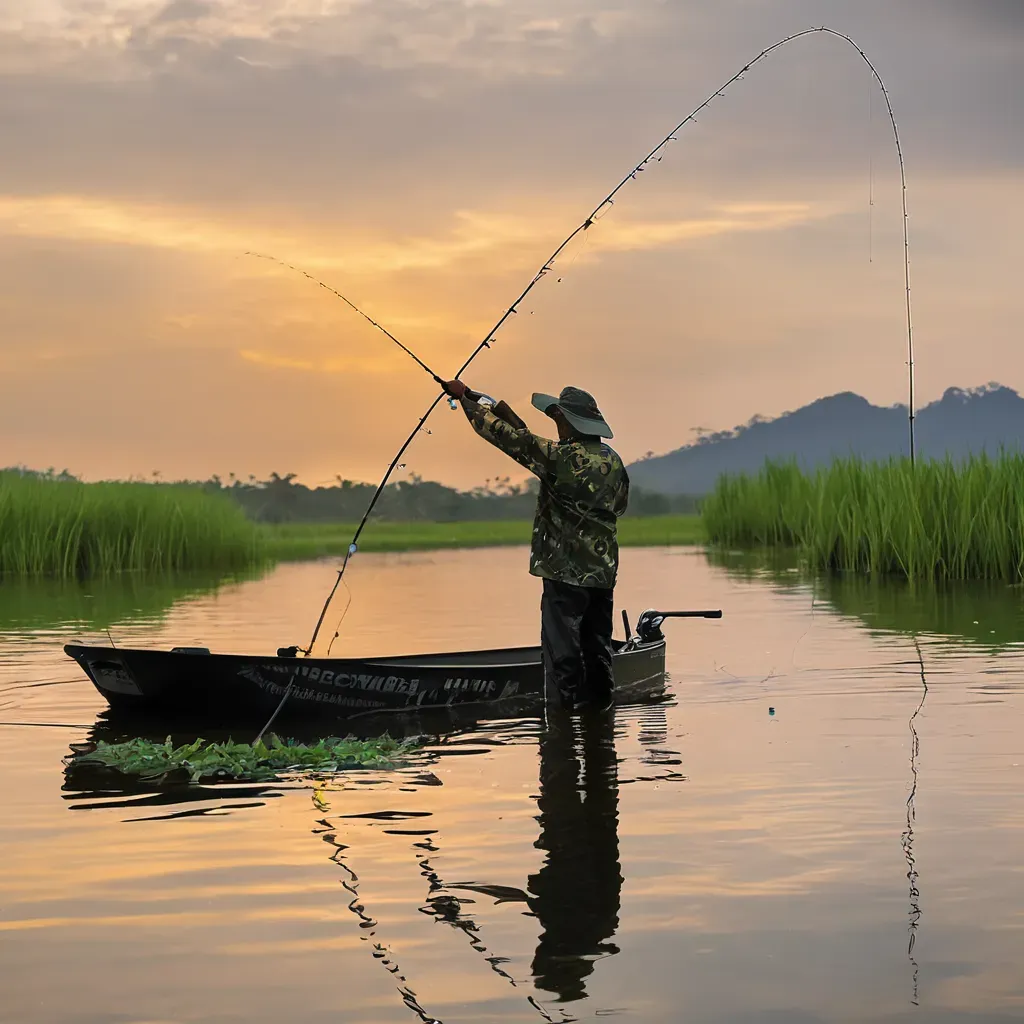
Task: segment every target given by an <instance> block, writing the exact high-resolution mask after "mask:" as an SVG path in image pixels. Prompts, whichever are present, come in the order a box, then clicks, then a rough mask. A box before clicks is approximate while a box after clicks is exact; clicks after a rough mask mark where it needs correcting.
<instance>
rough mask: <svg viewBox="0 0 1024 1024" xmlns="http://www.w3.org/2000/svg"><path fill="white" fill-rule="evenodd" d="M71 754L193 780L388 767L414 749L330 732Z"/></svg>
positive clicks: (116, 746)
mask: <svg viewBox="0 0 1024 1024" xmlns="http://www.w3.org/2000/svg"><path fill="white" fill-rule="evenodd" d="M84 747H85V749H79V750H76V752H75V753H73V754H72V755H71V757H70V759H69V760H70V761H71V762H72V763H74V764H92V765H101V766H103V767H105V768H112V769H114V770H116V771H119V772H121V773H122V774H124V775H136V776H140V777H143V778H158V777H160V776H164V775H170V774H172V773H173V774H181V773H184V774H185V775H187V777H188V778H189V779H190V780H191V781H192V782H200V781H202V780H203V779H216V778H230V779H249V780H254V781H261V782H262V781H268V780H271V779H276V778H278V777H280V775H281V774H282V773H285V772H313V773H330V772H337V771H343V770H345V769H347V768H390V767H394V766H395V765H396V764H397V763H398V762H399V761H400V759H401V758H402V757H403V756H404V755H406V754H409V753H411V752H412V751H413V750H414V749H415V744H414V743H412V742H410V741H398V740H393V739H391V737H390V736H381V737H377V738H374V739H369V740H359V739H355V738H354V737H352V736H349V737H347V738H345V739H340V738H338V737H329V738H326V739H322V740H319V741H318V742H317V743H313V744H305V743H298V742H296V741H295V740H282V739H280V738H278V737H277V736H271V737H269V738H268V739H267V740H265V741H264V740H260V741H259V742H257V743H233V742H232V741H231V740H228V741H227V742H226V743H207V742H206V740H204V739H202V738H200V739H197V740H195V741H194V742H192V743H186V744H183V745H181V746H177V747H176V746H175V745H174V744H173V743H172V741H171V738H170V736H168V737H167V739H166V740H164V742H163V743H154V742H153V741H152V740H146V739H141V738H136V739H131V740H126V741H125V742H124V743H106V742H104V741H103V740H100V741H99V742H98V743H96V744H95V745H93V744H87V745H84Z"/></svg>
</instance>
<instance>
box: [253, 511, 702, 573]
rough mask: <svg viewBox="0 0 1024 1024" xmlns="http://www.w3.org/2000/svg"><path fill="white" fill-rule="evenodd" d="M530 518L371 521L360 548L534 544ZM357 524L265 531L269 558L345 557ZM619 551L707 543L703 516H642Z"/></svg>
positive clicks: (630, 524)
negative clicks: (453, 520)
mask: <svg viewBox="0 0 1024 1024" xmlns="http://www.w3.org/2000/svg"><path fill="white" fill-rule="evenodd" d="M532 527H533V521H532V520H530V519H516V520H507V519H498V520H463V521H460V522H440V523H439V522H432V521H426V520H424V521H418V520H413V521H406V522H382V521H377V522H371V523H369V524H368V525H367V526H366V529H365V531H364V532H363V535H362V537H360V539H359V550H360V551H363V552H374V551H377V552H382V551H440V550H444V549H451V548H484V547H515V546H525V545H529V543H530V533H531V530H532ZM355 530H356V524H355V523H281V524H277V525H268V524H263V525H261V526H260V527H259V531H260V544H261V549H262V552H263V553H264V555H265V556H266V557H267V558H269V559H273V560H276V561H282V562H295V561H303V560H306V559H313V558H320V557H324V556H329V555H343V554H344V553H345V552H346V551H347V550H348V545H349V543H350V541H351V540H352V535H353V534H354V533H355ZM618 534H619V547H620V548H622V547H661V546H680V547H682V546H695V545H701V544H704V543H705V541H706V536H705V532H704V525H703V523H702V521H701V518H700V516H698V515H665V516H636V517H633V518H629V517H627V518H624V519H622V520H621V521H620V523H619V529H618Z"/></svg>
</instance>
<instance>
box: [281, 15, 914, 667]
mask: <svg viewBox="0 0 1024 1024" xmlns="http://www.w3.org/2000/svg"><path fill="white" fill-rule="evenodd" d="M819 33H820V34H825V35H830V36H834V37H835V38H837V39H840V40H843V41H845V42H846V43H848V44H849V45H850V46H852V47H853V48H854V49H855V50H856V51H857V53H858V54H860V56H861V58H862V60H863V61H864V63H865V64H866V65H867V66H868V68H869V69H870V71H871V74H872V76H873V77H874V80H875V81H876V82H877V83H878V86H879V89H880V90H881V92H882V96H883V97H884V99H885V104H886V109H887V111H888V114H889V121H890V124H891V125H892V130H893V137H894V139H895V142H896V153H897V156H898V158H899V169H900V183H901V189H902V204H903V264H904V285H905V295H906V324H907V367H908V375H909V395H908V398H909V401H908V427H909V433H910V461H911V464H913V462H914V455H915V451H914V418H915V416H914V343H913V322H912V316H911V301H910V239H909V223H908V222H909V216H908V213H907V179H906V169H905V165H904V160H903V147H902V143H901V142H900V135H899V128H898V127H897V124H896V116H895V114H894V113H893V109H892V102H891V100H890V98H889V91H888V89H887V88H886V85H885V83H884V82H883V81H882V77H881V75H880V74H879V73H878V70H877V68H876V67H875V65H874V64H873V63H872V62H871V60H870V58H869V57H868V56H867V54H866V53H865V52H864V50H863V49H862V48H861V47H860V46H859V45H858V44H857V43H856V42H855V41H854V40H853V39H852V38H851V37H850V36H848V35H847V34H846V33H844V32H840V31H838V30H837V29H833V28H829V27H827V26H825V25H821V26H813V27H811V28H806V29H802V30H801V31H799V32H794V33H792V34H790V35H788V36H785V37H784V38H782V39H780V40H778V41H777V42H775V43H773V44H772V45H771V46H768V47H766V48H765V49H764V50H762V51H761V52H760V53H759V54H758V55H757V56H756V57H754V58H753V60H751V61H749V62H748V63H746V64H744V65H743V67H741V68H740V69H739V71H737V72H736V73H735V74H733V75H732V76H731V77H730V78H728V79H727V80H726V81H725V82H724V83H723V84H722V85H720V86H719V87H718V88H717V89H715V90H714V92H712V93H711V94H710V95H709V96H708V97H707V98H706V99H705V100H704V101H703V102H701V103H700V104H699V105H698V106H697V107H695V108H694V109H693V110H692V111H691V112H690V113H689V114H687V116H686V117H684V118H683V119H682V120H681V121H680V122H679V123H678V124H677V125H676V126H675V127H674V128H673V129H672V130H671V131H670V132H669V133H668V134H667V135H666V136H665V137H664V138H663V139H662V140H661V141H660V142H659V143H658V144H657V145H656V146H655V147H654V148H653V149H652V150H650V152H648V153H647V155H646V156H644V157H643V159H641V160H640V161H639V162H638V163H637V164H635V165H634V166H633V167H632V168H631V169H630V170H629V171H628V172H627V173H626V174H625V175H624V176H623V178H622V179H621V181H619V183H618V184H617V185H616V186H615V187H614V188H613V189H612V190H611V191H610V192H609V193H608V194H607V195H606V196H605V197H604V198H603V199H602V200H601V201H600V202H599V203H598V204H597V206H595V207H594V209H593V210H592V211H591V212H590V214H589V215H588V216H587V217H586V218H585V219H584V220H583V221H582V222H581V223H580V224H578V225H577V226H576V227H575V228H574V229H573V230H572V231H571V232H570V233H569V234H568V235H567V236H566V238H565V239H564V240H563V241H562V242H561V243H560V244H559V245H558V246H557V247H556V248H555V250H554V251H553V252H552V253H551V255H550V256H549V257H548V258H547V259H546V260H545V261H544V262H543V263H542V264H541V266H540V268H539V269H538V270H537V272H536V273H535V274H534V275H533V277H532V278H531V279H530V280H529V282H528V283H527V285H526V287H525V288H524V289H523V290H522V291H521V292H520V293H519V295H518V297H517V298H516V300H515V301H514V302H513V303H512V304H511V305H510V306H509V307H508V308H507V309H506V310H505V311H504V312H503V313H502V315H501V316H500V317H499V319H498V321H497V323H496V324H495V325H494V326H493V327H492V328H491V330H490V331H489V332H488V333H487V335H486V336H485V337H484V338H483V340H482V341H481V342H480V343H479V344H478V345H477V346H476V348H474V349H473V351H472V352H471V353H470V354H469V357H468V358H467V359H466V360H465V362H464V363H463V364H462V366H461V367H460V368H459V370H458V372H457V373H456V374H455V378H456V379H458V378H459V377H461V375H462V374H463V373H464V372H465V371H466V370H467V369H468V368H469V366H470V365H471V364H472V363H473V361H474V360H475V359H476V358H477V356H478V355H480V353H481V352H483V350H484V349H486V348H490V346H491V342H492V341H493V340H494V336H495V334H497V332H498V331H499V330H500V329H501V328H502V327H503V326H504V324H505V323H506V321H508V320H509V318H511V317H513V316H515V315H516V314H517V313H518V312H519V306H520V305H521V303H522V302H523V300H524V299H525V298H526V296H527V295H529V294H530V292H531V291H532V290H533V289H534V287H535V286H536V285H537V284H538V283H539V282H540V281H541V280H542V279H543V278H544V277H546V276H547V275H548V273H549V272H550V271H551V269H552V268H553V266H554V264H555V262H556V261H557V260H558V258H559V257H560V256H561V255H562V253H563V252H564V251H565V249H566V248H567V247H568V246H569V245H570V244H571V243H572V241H573V240H574V239H575V238H576V237H577V235H580V234H581V233H583V232H586V231H588V230H589V229H590V227H591V226H592V225H593V223H594V221H595V220H596V219H598V218H599V217H600V216H601V215H602V214H603V213H606V212H607V210H608V208H609V207H611V206H612V205H614V203H615V198H616V196H617V195H618V194H619V192H620V191H622V189H623V188H625V187H626V185H627V184H628V183H629V182H630V181H636V179H637V176H638V175H639V174H641V173H642V172H643V171H645V170H646V169H647V167H648V166H649V165H650V163H651V162H652V161H654V162H660V161H661V159H662V157H663V151H664V150H665V149H666V148H667V147H668V145H669V143H671V142H675V141H676V140H677V137H678V133H679V132H680V131H681V130H682V129H683V128H684V127H685V126H686V125H687V124H688V123H689V122H691V121H693V120H694V119H695V118H696V117H697V115H698V114H700V112H701V111H702V110H704V109H705V108H706V107H707V106H709V105H710V104H711V103H712V102H714V100H716V99H718V98H719V97H720V96H722V95H723V93H724V92H725V90H726V89H728V88H729V86H731V85H732V84H733V83H735V82H736V81H738V80H739V79H741V78H743V76H744V75H745V74H746V73H747V72H748V71H749V70H750V69H751V68H752V67H753V66H754V65H755V64H757V63H758V62H760V61H761V60H763V59H764V58H765V57H767V56H768V54H770V53H772V52H774V51H775V50H777V49H779V48H780V47H782V46H785V45H786V44H787V43H790V42H792V41H794V40H796V39H801V38H803V37H804V36H810V35H815V34H819ZM264 258H267V257H264ZM276 262H281V261H276ZM284 265H285V266H290V265H289V264H284ZM291 269H293V270H296V271H297V272H298V273H302V274H305V272H304V271H302V270H299V269H298V268H296V267H292V268H291ZM305 276H307V277H310V278H311V280H313V281H315V282H316V283H317V284H321V282H319V281H317V280H316V279H315V278H312V277H311V275H308V274H305ZM325 287H327V290H328V291H332V292H334V294H336V295H338V296H339V297H340V298H342V299H343V301H344V302H345V303H346V304H347V305H349V306H351V307H352V308H353V309H355V310H356V311H357V312H358V313H359V314H360V315H361V316H363V317H364V318H365V319H366V320H368V321H369V322H370V323H371V324H373V325H374V326H375V327H377V328H378V329H379V330H381V331H383V333H384V334H386V335H387V336H388V337H389V338H391V340H392V341H394V342H395V343H396V344H398V345H400V346H401V348H402V349H403V351H405V352H407V353H408V354H409V355H411V356H413V358H414V359H415V360H416V362H417V363H419V365H420V366H422V367H423V368H424V369H425V370H427V372H428V373H430V374H431V376H433V377H434V378H435V379H436V380H439V378H438V377H437V375H436V374H434V372H433V371H432V370H431V369H430V368H429V367H428V366H426V364H425V363H423V362H422V361H421V360H420V359H419V358H418V357H416V356H415V355H413V353H412V352H411V351H410V350H409V349H408V348H406V347H405V345H402V343H401V342H399V341H398V339H397V338H395V337H394V335H392V334H391V333H390V332H389V331H387V330H385V329H384V328H383V327H381V326H380V325H379V324H378V323H377V322H376V321H375V320H373V319H372V318H371V317H369V316H368V315H367V314H365V313H363V311H362V310H360V309H358V307H356V306H355V305H354V304H353V303H352V302H350V301H349V300H348V299H346V298H345V297H344V296H342V295H341V293H340V292H337V291H335V290H334V289H332V288H330V287H329V286H325ZM444 397H445V396H444V392H442V393H441V394H439V395H438V396H437V397H436V398H435V399H434V400H433V402H431V403H430V405H429V406H428V408H427V410H426V412H424V414H423V415H422V416H421V417H420V419H419V421H418V422H417V423H416V426H415V428H414V429H413V431H412V433H411V434H410V435H409V437H408V439H407V440H406V441H405V442H404V443H403V444H402V446H401V448H400V449H399V450H398V454H397V455H396V456H395V457H394V459H393V460H392V461H391V464H390V465H389V466H388V468H387V471H386V472H385V474H384V476H383V478H382V479H381V482H380V484H379V485H378V486H377V489H376V490H375V491H374V494H373V497H372V498H371V499H370V503H369V505H368V506H367V509H366V512H365V513H364V514H363V517H362V519H361V520H360V522H359V525H358V526H357V528H356V531H355V533H354V535H353V537H352V542H351V544H350V545H349V549H348V552H347V553H346V555H345V558H344V561H343V562H342V566H341V568H340V569H339V570H338V577H337V579H336V580H335V584H334V586H333V588H332V589H331V592H330V594H329V596H328V598H327V601H326V602H325V604H324V607H323V611H322V612H321V613H320V618H319V619H318V621H317V624H316V627H315V628H314V630H313V636H312V638H311V639H310V642H309V646H308V647H306V648H303V652H304V653H305V654H309V653H310V651H312V649H313V646H314V644H315V643H316V639H317V636H318V635H319V632H320V628H321V626H322V625H323V620H324V617H325V615H326V614H327V609H328V607H329V605H330V603H331V600H332V599H333V597H334V594H335V593H336V592H337V589H338V584H339V583H340V581H341V578H342V576H343V575H344V573H345V570H346V568H347V567H348V563H349V560H350V559H351V557H352V555H354V554H355V553H356V551H357V550H358V542H359V537H360V536H361V535H362V532H363V530H364V528H365V527H366V524H367V522H368V521H369V518H370V515H371V513H372V511H373V508H374V506H375V505H376V504H377V500H378V499H379V498H380V495H381V494H382V493H383V490H384V488H385V487H386V486H387V483H388V480H390V478H391V474H392V473H393V472H394V470H395V467H396V466H397V465H398V463H399V461H400V459H401V458H402V456H403V455H404V454H405V452H406V450H407V449H408V447H409V445H411V444H412V442H413V441H414V440H415V438H416V435H417V434H418V433H419V432H420V430H422V429H423V426H424V424H425V423H426V421H427V419H428V418H429V417H430V415H431V413H432V412H433V411H434V409H436V408H437V406H438V404H439V403H440V402H441V401H442V399H443V398H444Z"/></svg>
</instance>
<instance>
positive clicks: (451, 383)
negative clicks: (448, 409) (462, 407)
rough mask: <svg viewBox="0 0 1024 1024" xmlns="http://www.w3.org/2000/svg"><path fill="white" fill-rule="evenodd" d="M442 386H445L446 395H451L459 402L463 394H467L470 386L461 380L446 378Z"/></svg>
mask: <svg viewBox="0 0 1024 1024" xmlns="http://www.w3.org/2000/svg"><path fill="white" fill-rule="evenodd" d="M441 387H443V388H444V392H445V394H446V395H451V397H452V398H454V399H455V400H456V401H457V402H459V401H461V400H462V396H463V395H465V393H466V391H467V390H468V388H467V387H466V385H465V384H463V383H462V381H461V380H446V381H445V382H444V383H443V384H442V385H441Z"/></svg>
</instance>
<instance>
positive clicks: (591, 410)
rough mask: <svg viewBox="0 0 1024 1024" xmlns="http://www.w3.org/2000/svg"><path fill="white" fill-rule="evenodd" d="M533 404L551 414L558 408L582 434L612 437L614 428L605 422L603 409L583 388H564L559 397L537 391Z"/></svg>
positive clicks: (543, 411)
mask: <svg viewBox="0 0 1024 1024" xmlns="http://www.w3.org/2000/svg"><path fill="white" fill-rule="evenodd" d="M533 406H534V408H535V409H539V410H540V411H541V412H542V413H545V414H546V415H548V416H550V415H551V413H552V412H554V410H555V409H556V408H557V409H559V410H560V411H561V412H562V415H563V416H565V418H566V419H567V420H568V421H569V423H570V424H571V426H572V427H574V428H575V429H576V430H578V431H579V432H580V433H581V434H587V435H596V436H598V437H612V436H613V435H612V428H611V427H609V426H608V424H607V423H606V422H605V418H604V417H603V416H602V415H601V410H600V409H598V407H597V402H595V401H594V396H593V395H591V394H590V393H589V392H588V391H584V390H583V389H582V388H573V387H568V388H562V390H561V392H560V393H559V395H558V397H557V398H555V396H554V395H544V394H541V393H539V392H538V393H537V394H535V395H534V396H533Z"/></svg>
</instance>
